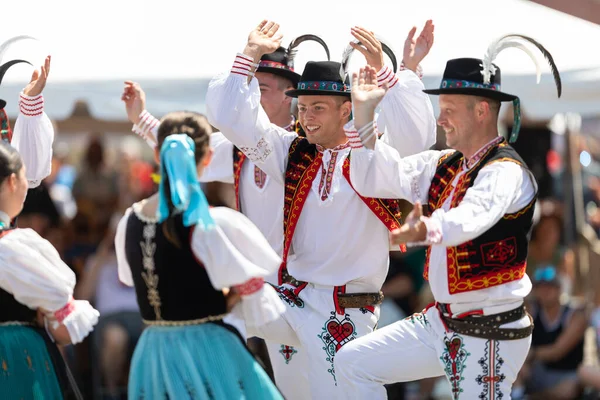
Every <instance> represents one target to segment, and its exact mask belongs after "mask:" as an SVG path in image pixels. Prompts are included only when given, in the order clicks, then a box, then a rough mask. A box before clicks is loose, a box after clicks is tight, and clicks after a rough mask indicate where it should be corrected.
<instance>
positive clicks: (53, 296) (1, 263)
mask: <svg viewBox="0 0 600 400" xmlns="http://www.w3.org/2000/svg"><path fill="white" fill-rule="evenodd" d="M74 286H75V274H74V273H73V271H71V269H70V268H69V267H68V266H67V265H66V264H65V263H64V262H63V261H62V260H61V258H60V256H59V255H58V252H57V251H56V249H55V248H54V247H52V245H51V244H50V242H48V241H47V240H45V239H43V238H41V237H40V236H39V235H38V234H37V233H35V231H33V230H32V229H15V230H13V231H10V232H9V233H8V234H6V236H4V237H3V238H2V239H1V240H0V287H2V288H3V289H4V290H6V291H7V292H9V293H11V294H12V295H13V296H14V297H15V299H16V300H17V301H19V302H20V303H22V304H24V305H26V306H28V307H29V308H31V309H41V310H43V312H44V313H45V317H46V319H47V320H48V321H50V322H51V324H52V325H53V327H54V328H56V327H58V326H60V325H64V326H65V327H66V329H67V331H68V332H69V336H70V338H71V341H72V343H79V342H81V341H82V340H83V339H84V338H85V337H86V336H87V335H88V334H89V333H90V332H91V331H92V329H93V327H94V325H95V324H96V323H97V322H98V315H99V314H98V312H97V311H96V310H95V309H94V308H93V307H92V306H90V304H89V303H88V302H87V301H84V300H73V287H74Z"/></svg>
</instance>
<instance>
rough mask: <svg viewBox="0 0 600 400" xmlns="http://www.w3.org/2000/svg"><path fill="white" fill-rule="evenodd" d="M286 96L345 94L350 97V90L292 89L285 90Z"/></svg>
mask: <svg viewBox="0 0 600 400" xmlns="http://www.w3.org/2000/svg"><path fill="white" fill-rule="evenodd" d="M285 94H286V96H289V97H298V96H346V97H348V98H350V92H339V91H336V90H315V89H294V90H288V91H287V92H285Z"/></svg>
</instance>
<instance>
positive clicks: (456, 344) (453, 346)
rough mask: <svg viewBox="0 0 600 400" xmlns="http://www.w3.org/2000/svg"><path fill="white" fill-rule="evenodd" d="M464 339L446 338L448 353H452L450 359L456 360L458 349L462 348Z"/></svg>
mask: <svg viewBox="0 0 600 400" xmlns="http://www.w3.org/2000/svg"><path fill="white" fill-rule="evenodd" d="M461 344H462V341H461V340H460V339H459V338H456V337H455V338H453V339H452V340H451V341H450V340H448V339H446V348H447V349H448V354H449V355H450V359H452V360H453V361H456V356H457V355H458V351H459V350H460V345H461Z"/></svg>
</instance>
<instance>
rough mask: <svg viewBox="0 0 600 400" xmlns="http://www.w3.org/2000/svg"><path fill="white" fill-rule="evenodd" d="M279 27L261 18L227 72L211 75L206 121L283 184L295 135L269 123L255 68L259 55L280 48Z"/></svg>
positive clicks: (207, 95)
mask: <svg viewBox="0 0 600 400" xmlns="http://www.w3.org/2000/svg"><path fill="white" fill-rule="evenodd" d="M278 29H279V26H278V25H277V24H274V23H272V22H267V21H263V22H262V23H261V24H259V25H258V26H257V27H256V28H255V29H254V30H253V31H252V32H251V33H250V35H249V37H248V43H247V45H246V47H245V49H244V51H243V53H240V54H238V55H237V56H236V58H235V61H234V63H233V66H232V68H231V71H230V72H229V73H228V74H223V75H219V76H217V77H216V78H214V79H213V80H212V81H211V82H210V84H209V87H208V92H207V94H206V111H207V116H208V120H209V122H210V123H211V124H212V125H213V126H215V127H216V128H217V129H219V130H220V131H221V133H223V135H224V136H225V137H226V138H227V139H229V140H230V141H231V142H232V143H233V144H234V145H235V146H237V147H238V148H239V149H240V150H242V151H243V152H244V153H245V154H246V156H248V158H249V159H250V160H251V161H253V162H254V163H255V164H257V165H258V166H259V167H260V168H261V169H262V170H263V171H264V172H266V173H267V174H268V175H270V176H271V177H272V178H273V179H275V180H277V181H279V182H281V183H283V176H284V172H285V167H286V165H287V154H288V149H289V146H290V144H291V142H292V141H293V140H294V139H295V138H296V134H295V133H290V132H288V131H286V130H285V129H283V128H280V127H278V126H277V125H274V124H272V123H271V122H270V121H269V118H268V116H267V114H266V113H265V111H264V110H263V108H262V107H261V105H260V89H259V85H258V81H257V80H256V79H255V78H254V71H255V70H256V66H257V65H258V62H259V61H260V58H261V57H262V56H263V55H264V54H267V53H271V52H273V51H275V50H276V49H277V48H278V47H279V43H280V41H281V36H280V35H278V34H277V30H278Z"/></svg>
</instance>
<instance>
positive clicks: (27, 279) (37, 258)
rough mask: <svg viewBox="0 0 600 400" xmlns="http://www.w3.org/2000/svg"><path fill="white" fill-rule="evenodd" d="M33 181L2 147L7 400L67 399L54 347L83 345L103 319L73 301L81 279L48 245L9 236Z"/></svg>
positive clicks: (2, 332) (25, 235)
mask: <svg viewBox="0 0 600 400" xmlns="http://www.w3.org/2000/svg"><path fill="white" fill-rule="evenodd" d="M26 176H27V174H26V168H25V166H24V164H23V160H22V159H21V157H20V156H19V153H18V152H17V151H16V150H15V149H14V148H13V147H11V146H10V145H9V144H7V143H5V142H3V141H0V305H1V306H0V397H1V398H3V399H32V398H35V399H38V398H40V399H41V398H43V399H62V398H64V397H63V396H64V394H65V393H66V392H67V386H66V382H67V381H66V379H65V377H66V372H67V371H66V367H65V364H64V362H63V360H62V358H61V355H60V353H59V352H58V349H57V347H56V344H55V343H56V342H58V343H59V344H67V343H74V344H75V343H79V342H81V341H82V340H83V339H84V338H85V337H86V336H87V335H88V334H89V332H90V331H91V330H92V329H93V326H94V325H95V324H96V322H97V321H98V312H97V311H96V310H95V309H94V308H92V307H91V306H90V304H89V303H88V302H87V301H79V300H73V287H74V286H75V274H74V273H73V271H71V269H70V268H69V267H68V266H67V265H65V264H64V263H63V261H62V260H61V259H60V256H59V254H58V252H57V251H56V249H54V247H52V245H51V244H50V243H49V242H48V241H47V240H45V239H43V238H41V237H40V236H39V235H38V234H37V233H35V231H33V230H31V229H12V228H10V221H11V220H12V219H13V218H15V217H16V216H17V215H18V214H19V213H20V212H21V209H22V207H23V201H24V200H25V196H26V194H27V186H28V185H27V179H26ZM44 326H45V328H46V329H44ZM74 389H75V388H74ZM75 390H76V389H75Z"/></svg>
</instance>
